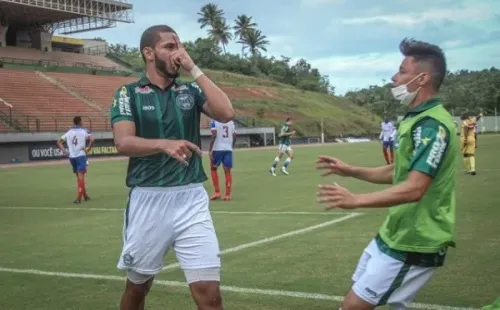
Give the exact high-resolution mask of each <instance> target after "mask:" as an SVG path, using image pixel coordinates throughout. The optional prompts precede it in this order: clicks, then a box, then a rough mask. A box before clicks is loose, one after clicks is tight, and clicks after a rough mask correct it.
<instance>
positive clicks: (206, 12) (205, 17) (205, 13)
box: [198, 3, 224, 29]
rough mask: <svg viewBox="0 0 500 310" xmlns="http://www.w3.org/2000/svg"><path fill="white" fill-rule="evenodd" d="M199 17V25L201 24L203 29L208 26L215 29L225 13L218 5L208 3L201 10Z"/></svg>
mask: <svg viewBox="0 0 500 310" xmlns="http://www.w3.org/2000/svg"><path fill="white" fill-rule="evenodd" d="M198 15H200V16H201V17H200V18H198V23H199V24H200V28H201V29H204V28H205V27H207V26H209V27H211V28H213V27H214V25H215V24H217V23H218V22H220V20H221V19H223V18H224V11H223V10H221V9H219V7H218V6H217V4H215V3H208V4H206V5H204V6H203V7H202V8H201V10H200V12H198Z"/></svg>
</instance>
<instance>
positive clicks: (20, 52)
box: [0, 46, 129, 71]
mask: <svg viewBox="0 0 500 310" xmlns="http://www.w3.org/2000/svg"><path fill="white" fill-rule="evenodd" d="M1 58H12V59H20V60H29V61H33V62H39V61H40V62H43V61H47V62H57V63H59V65H61V66H77V67H94V68H104V69H114V70H119V71H129V70H128V69H126V68H124V67H122V66H120V65H119V64H117V63H115V62H113V61H112V60H110V59H108V58H106V57H104V56H99V55H87V54H76V53H67V52H60V51H52V52H44V51H41V50H37V49H34V48H23V47H14V46H7V47H0V59H1Z"/></svg>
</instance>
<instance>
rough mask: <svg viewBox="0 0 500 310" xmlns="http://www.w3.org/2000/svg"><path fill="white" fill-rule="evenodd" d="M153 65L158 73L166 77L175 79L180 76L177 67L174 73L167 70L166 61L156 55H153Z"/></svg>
mask: <svg viewBox="0 0 500 310" xmlns="http://www.w3.org/2000/svg"><path fill="white" fill-rule="evenodd" d="M155 67H156V71H158V73H160V74H161V75H163V76H164V77H166V78H169V79H176V78H178V77H179V76H180V73H179V68H178V69H177V70H176V71H175V72H174V73H171V72H168V68H167V63H166V62H165V61H163V60H161V59H160V58H158V56H156V55H155Z"/></svg>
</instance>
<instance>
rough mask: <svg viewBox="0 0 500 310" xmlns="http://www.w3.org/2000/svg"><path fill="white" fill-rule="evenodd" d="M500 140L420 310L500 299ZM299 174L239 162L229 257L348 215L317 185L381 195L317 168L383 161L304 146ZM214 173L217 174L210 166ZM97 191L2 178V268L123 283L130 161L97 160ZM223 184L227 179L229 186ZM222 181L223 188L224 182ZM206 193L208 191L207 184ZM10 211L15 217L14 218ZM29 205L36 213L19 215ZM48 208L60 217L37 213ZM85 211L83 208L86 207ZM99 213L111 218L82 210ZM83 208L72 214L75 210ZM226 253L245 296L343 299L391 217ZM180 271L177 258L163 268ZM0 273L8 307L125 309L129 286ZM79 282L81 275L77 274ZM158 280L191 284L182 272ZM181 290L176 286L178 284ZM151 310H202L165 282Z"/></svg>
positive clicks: (254, 299) (227, 234)
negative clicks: (332, 206)
mask: <svg viewBox="0 0 500 310" xmlns="http://www.w3.org/2000/svg"><path fill="white" fill-rule="evenodd" d="M499 145H500V136H498V135H488V136H482V137H480V140H479V148H478V154H477V171H478V175H477V176H475V177H473V176H468V175H465V174H463V172H462V169H461V162H460V161H459V160H458V162H457V165H458V166H459V167H460V169H459V172H458V174H457V203H458V207H457V234H458V236H457V239H458V246H457V248H456V249H451V250H450V251H449V255H448V257H447V260H446V264H445V266H444V267H442V268H440V269H439V271H438V272H437V273H436V274H435V276H434V277H433V279H432V280H431V282H430V284H429V285H428V286H427V287H425V288H424V289H423V290H422V291H421V292H420V293H419V295H418V296H417V298H416V300H415V302H420V303H425V304H438V305H448V306H456V307H474V308H479V307H481V306H483V305H486V304H490V303H492V302H493V300H494V299H496V298H497V297H498V294H499V292H500V264H499V261H500V238H498V233H499V229H498V227H499V225H498V219H499V218H500V208H498V206H499V205H500V195H498V194H497V193H496V191H497V190H498V184H499V177H498V172H499V171H500V164H499V162H498V160H497V156H498V152H499V148H500V147H499ZM295 153H296V159H295V160H294V162H293V163H292V165H291V167H290V172H291V175H290V176H284V175H281V174H279V175H278V176H277V177H276V178H273V177H271V176H270V175H269V174H268V173H267V169H268V166H269V165H270V163H271V161H272V159H273V158H274V156H275V150H258V151H248V152H245V151H241V152H240V151H238V152H236V154H235V163H236V166H235V168H234V197H233V201H231V202H222V201H221V202H214V203H212V204H211V210H212V211H214V212H213V218H214V222H215V227H216V230H217V233H218V236H219V242H220V245H221V250H225V249H228V248H232V247H234V246H237V245H241V244H245V243H249V242H253V241H256V240H260V239H263V238H266V237H272V236H276V235H280V234H283V233H286V232H289V231H293V230H297V229H302V228H306V227H310V226H312V225H316V224H320V223H324V222H327V221H331V220H334V219H339V218H341V217H343V216H345V215H346V214H347V212H343V211H341V212H339V211H335V212H332V213H326V214H325V212H323V210H322V207H321V206H319V205H317V204H316V203H315V192H316V186H317V184H318V183H320V182H332V181H336V182H338V183H340V184H342V185H344V186H346V187H347V188H349V189H350V190H352V191H353V192H366V191H370V190H376V189H379V188H383V186H376V185H370V184H367V183H362V182H360V181H356V180H353V179H343V178H339V177H333V178H328V179H323V178H321V177H320V176H319V172H318V171H316V170H315V169H314V161H315V159H316V157H317V156H318V155H320V154H331V155H335V156H338V157H340V158H342V159H344V160H346V161H348V162H350V163H353V164H357V165H367V166H375V165H380V164H381V163H382V162H383V158H382V154H381V152H380V145H379V144H376V143H366V144H344V145H326V146H321V147H300V148H299V147H296V148H295ZM205 167H208V165H207V162H206V159H205ZM89 168H90V170H89V175H88V182H87V183H88V191H89V194H91V196H92V200H91V201H89V202H86V203H83V204H82V205H81V206H77V207H75V206H74V205H73V204H71V201H72V200H73V199H74V194H75V184H74V183H75V182H74V180H73V176H72V175H71V172H70V167H69V165H66V164H64V165H55V166H43V167H29V168H14V169H0V197H1V200H0V249H1V252H0V253H1V259H0V268H12V269H21V270H26V269H33V270H41V271H48V272H65V273H76V274H94V275H104V276H123V275H124V274H123V273H121V272H119V271H118V270H117V269H116V263H117V260H118V255H119V253H120V249H121V229H122V222H123V209H124V207H125V203H126V197H127V193H128V189H127V188H126V187H125V186H124V177H125V170H126V162H124V161H109V162H92V163H91V165H90V167H89ZM220 177H221V178H222V179H223V176H222V174H221V176H220ZM221 183H222V180H221ZM206 188H207V189H208V190H209V191H211V185H210V183H208V182H207V183H206ZM6 207H9V208H6ZM23 207H24V208H26V207H30V208H31V209H22V208H23ZM34 208H51V209H45V210H44V209H34ZM78 208H80V209H78ZM82 208H83V209H84V208H101V209H108V210H101V211H99V210H81V209H82ZM72 209H74V210H72ZM216 211H235V212H237V211H250V212H257V211H266V212H289V211H298V212H314V213H315V212H317V214H307V215H306V214H304V215H297V214H292V215H291V214H221V213H218V212H216ZM357 211H360V212H362V213H363V214H362V215H360V216H357V217H354V218H351V219H348V220H345V221H342V222H338V223H336V224H332V225H329V226H327V227H323V228H320V229H316V230H313V231H310V232H306V233H303V234H300V235H296V236H290V237H285V238H282V239H280V240H276V241H272V242H269V243H266V244H261V245H258V246H254V247H250V248H247V249H244V250H241V251H236V252H233V253H228V254H224V255H222V263H223V269H222V284H223V285H226V286H232V287H239V288H253V289H267V290H286V291H293V292H307V293H321V294H327V295H331V296H342V295H344V294H345V292H346V291H347V290H348V289H349V286H350V283H351V281H350V277H351V275H352V272H353V270H354V267H355V266H356V264H357V261H358V258H359V256H360V254H361V252H362V250H363V249H364V248H365V246H366V245H367V244H368V243H369V241H370V240H371V239H372V238H373V236H374V234H375V233H376V231H377V229H378V227H379V226H380V224H381V223H382V221H383V219H384V216H385V212H386V211H385V210H357ZM173 262H175V256H174V255H173V253H169V254H168V255H167V257H166V258H165V263H166V264H169V263H173ZM27 272H29V273H12V272H5V271H0V279H1V281H0V295H1V296H2V297H1V298H0V309H9V310H10V309H16V310H23V309H26V310H28V309H29V310H33V309H51V310H52V309H117V307H118V306H117V305H118V302H119V299H120V295H121V293H122V290H123V284H124V283H123V281H117V280H116V279H114V278H110V279H105V278H93V279H82V278H78V277H73V278H68V277H59V276H55V275H52V276H49V275H39V274H33V271H27ZM74 276H78V275H74ZM158 279H160V280H169V281H180V282H183V281H184V277H183V274H182V272H181V271H180V270H179V269H173V270H167V271H164V272H163V273H161V274H160V275H159V276H158ZM174 284H175V283H174ZM223 295H224V300H225V308H226V309H252V310H253V309H259V310H261V309H262V310H267V309H283V310H284V309H287V310H290V309H315V310H316V309H317V310H321V309H337V308H336V307H337V302H335V301H329V300H315V299H307V298H292V297H284V296H267V295H264V294H260V293H249V292H246V293H236V292H232V291H227V290H226V291H223ZM147 308H148V309H195V307H194V306H193V303H192V301H191V299H190V297H189V292H188V290H187V289H186V288H183V287H178V286H165V285H161V284H157V285H155V286H154V287H153V290H152V292H151V294H150V296H149V299H148V302H147Z"/></svg>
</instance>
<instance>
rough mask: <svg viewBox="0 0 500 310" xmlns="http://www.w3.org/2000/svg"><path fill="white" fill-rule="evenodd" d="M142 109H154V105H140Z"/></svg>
mask: <svg viewBox="0 0 500 310" xmlns="http://www.w3.org/2000/svg"><path fill="white" fill-rule="evenodd" d="M142 110H143V111H154V110H155V106H154V105H143V106H142Z"/></svg>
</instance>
